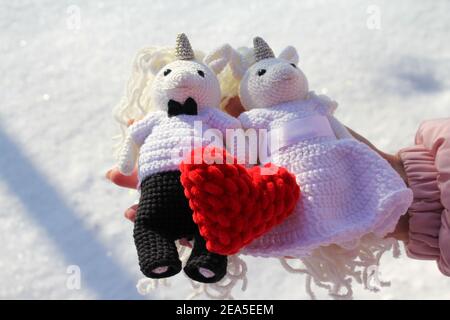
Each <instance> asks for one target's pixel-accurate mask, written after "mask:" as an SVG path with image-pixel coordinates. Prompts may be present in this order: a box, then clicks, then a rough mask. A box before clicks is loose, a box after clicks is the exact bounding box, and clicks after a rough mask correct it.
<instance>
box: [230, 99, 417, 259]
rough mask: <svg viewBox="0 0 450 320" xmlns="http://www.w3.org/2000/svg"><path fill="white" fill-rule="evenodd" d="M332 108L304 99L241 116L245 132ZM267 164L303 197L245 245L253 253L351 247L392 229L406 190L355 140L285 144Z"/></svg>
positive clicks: (280, 253) (405, 202)
mask: <svg viewBox="0 0 450 320" xmlns="http://www.w3.org/2000/svg"><path fill="white" fill-rule="evenodd" d="M334 109H335V104H333V103H331V101H330V100H327V99H324V98H321V97H318V96H316V95H314V94H310V97H309V98H308V99H307V100H304V101H291V102H286V103H281V104H279V105H276V106H273V107H271V108H267V109H266V108H264V109H253V110H251V111H248V112H244V113H243V114H242V115H241V116H240V117H239V119H240V120H241V123H242V125H243V127H245V128H255V127H258V128H269V129H275V128H279V127H282V126H284V125H286V124H287V123H289V122H290V121H293V120H295V119H299V118H305V117H309V116H313V115H322V116H327V117H332V113H333V111H334ZM271 160H272V162H273V163H274V164H276V165H279V166H282V167H284V168H286V169H287V170H289V171H290V172H292V173H293V174H294V175H295V176H296V179H297V183H298V184H299V185H300V186H301V191H302V195H303V196H302V198H301V201H300V202H299V203H298V205H297V207H296V208H295V210H294V214H292V215H291V216H289V217H288V218H286V220H285V221H284V222H283V223H282V224H280V225H279V226H276V227H275V228H274V229H272V230H271V231H269V232H268V233H267V234H264V235H263V236H261V237H260V238H258V239H256V240H255V241H253V242H252V243H250V244H249V245H248V246H247V247H245V248H244V250H243V252H244V253H246V254H251V255H256V256H284V255H289V256H296V257H303V256H307V255H308V254H309V253H310V252H311V251H312V250H314V249H315V248H317V247H319V246H325V245H328V244H339V245H341V246H343V247H346V248H351V247H352V246H354V245H356V244H357V241H358V239H359V238H360V237H362V236H363V235H365V234H368V233H374V234H375V235H377V236H380V237H383V236H384V235H385V234H386V233H388V232H391V231H393V229H394V228H395V225H396V223H397V221H398V219H399V217H400V216H401V215H402V214H404V213H405V212H406V211H407V209H408V206H409V205H410V203H411V200H412V195H411V191H410V190H409V189H407V188H406V186H405V184H404V182H403V181H402V180H401V178H400V177H399V176H398V175H397V174H396V172H395V171H393V169H392V168H391V167H390V165H389V164H388V163H387V162H386V161H385V160H384V159H383V158H381V157H380V156H379V155H377V154H376V153H375V152H373V151H372V150H371V149H369V147H367V146H366V145H364V144H363V143H360V142H358V141H356V140H355V139H350V138H347V139H341V140H338V139H336V138H333V137H311V138H307V139H305V140H301V141H298V142H297V143H294V144H291V145H289V146H285V147H283V148H282V149H280V150H279V152H277V153H275V154H274V155H273V156H272V159H271Z"/></svg>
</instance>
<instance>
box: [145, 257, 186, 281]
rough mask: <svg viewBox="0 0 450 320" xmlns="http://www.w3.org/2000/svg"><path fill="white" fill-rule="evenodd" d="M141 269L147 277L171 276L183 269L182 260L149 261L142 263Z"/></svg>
mask: <svg viewBox="0 0 450 320" xmlns="http://www.w3.org/2000/svg"><path fill="white" fill-rule="evenodd" d="M140 266H141V271H142V273H143V274H144V275H145V276H146V277H147V278H152V279H161V278H168V277H171V276H173V275H175V274H177V273H179V272H180V271H181V261H180V260H179V259H177V260H174V259H170V260H158V261H154V262H149V263H145V262H144V263H140Z"/></svg>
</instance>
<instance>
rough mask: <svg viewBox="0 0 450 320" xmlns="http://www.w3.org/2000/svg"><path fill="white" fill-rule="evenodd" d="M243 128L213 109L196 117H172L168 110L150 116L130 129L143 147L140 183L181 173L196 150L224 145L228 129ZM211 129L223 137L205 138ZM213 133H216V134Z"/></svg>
mask: <svg viewBox="0 0 450 320" xmlns="http://www.w3.org/2000/svg"><path fill="white" fill-rule="evenodd" d="M240 127H241V124H240V122H239V121H238V120H237V119H236V118H233V117H231V116H229V115H227V114H226V113H224V112H222V111H220V110H219V109H217V108H211V107H202V108H199V110H198V115H195V116H191V115H178V116H174V117H168V115H167V112H164V111H156V112H150V113H148V114H147V116H146V117H145V118H144V119H142V120H140V121H138V122H136V123H134V124H133V125H131V126H130V128H129V133H130V135H131V137H132V139H133V141H134V142H135V143H136V144H137V145H138V146H140V151H139V160H138V173H139V182H141V181H142V180H143V179H144V178H145V177H147V176H149V175H151V174H154V173H157V172H164V171H173V170H179V165H180V163H181V160H182V159H183V158H184V157H185V156H187V155H188V154H189V153H190V151H191V150H192V149H193V148H195V147H202V146H207V145H209V144H211V143H219V146H223V144H222V143H223V139H224V138H225V136H226V132H225V130H226V129H235V128H240ZM208 129H218V130H219V131H220V133H221V135H222V136H220V135H217V134H216V135H214V137H211V135H209V137H208V135H207V134H206V135H204V133H205V131H206V130H208ZM209 132H212V133H213V134H214V131H211V130H210V131H209ZM204 137H205V138H204ZM217 139H222V141H220V142H219V141H217Z"/></svg>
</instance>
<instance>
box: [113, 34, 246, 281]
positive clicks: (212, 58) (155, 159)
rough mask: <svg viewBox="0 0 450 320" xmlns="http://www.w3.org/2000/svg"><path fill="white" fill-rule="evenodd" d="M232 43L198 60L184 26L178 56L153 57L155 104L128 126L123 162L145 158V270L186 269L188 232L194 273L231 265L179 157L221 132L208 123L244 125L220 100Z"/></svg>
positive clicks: (140, 214) (141, 170) (214, 272)
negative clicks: (196, 216) (196, 207)
mask: <svg viewBox="0 0 450 320" xmlns="http://www.w3.org/2000/svg"><path fill="white" fill-rule="evenodd" d="M230 50H231V47H229V46H228V45H225V46H223V47H221V48H219V49H218V50H217V51H215V52H213V53H212V54H210V55H209V56H207V57H205V59H204V62H200V61H196V60H195V56H194V52H193V50H192V48H191V46H190V43H189V40H188V38H187V37H186V36H185V35H184V34H180V35H178V37H177V44H176V57H177V59H178V60H176V61H174V62H171V63H169V64H166V65H161V63H159V62H158V61H159V60H157V59H155V60H154V61H152V60H151V59H150V61H148V63H149V65H150V70H151V72H152V73H154V74H155V78H154V81H153V83H152V88H151V99H152V104H153V106H154V107H155V108H156V110H155V111H152V112H149V113H148V114H147V115H146V116H145V117H144V118H143V119H142V120H140V121H138V122H135V123H134V124H132V125H131V126H130V127H129V129H128V132H127V136H126V139H125V143H124V145H123V148H122V149H121V151H120V153H119V165H118V167H119V170H120V171H121V172H122V173H124V174H127V175H129V174H131V172H132V171H133V169H134V167H135V164H136V161H137V160H138V177H139V186H140V192H141V195H140V200H139V207H138V211H137V217H136V221H135V226H134V240H135V244H136V248H137V253H138V258H139V265H140V268H141V271H142V273H143V274H144V275H145V276H147V277H149V278H165V277H170V276H172V275H175V274H176V273H178V272H180V271H181V268H182V266H181V261H180V259H179V257H178V252H177V248H176V245H175V240H177V239H181V238H193V239H194V245H193V249H192V253H191V255H190V257H189V259H188V261H187V263H186V266H185V267H184V271H185V273H186V274H187V275H188V276H189V277H190V278H191V279H193V280H196V281H199V282H203V283H213V282H217V281H219V280H220V279H221V278H222V277H223V276H224V275H225V273H226V267H227V257H226V256H223V255H219V254H215V253H212V252H209V251H208V250H207V249H206V246H205V241H204V239H203V238H202V237H201V236H200V234H199V230H198V227H197V226H196V224H195V223H194V222H193V219H192V210H191V209H190V207H189V203H188V200H187V199H186V197H185V195H184V192H183V188H182V186H181V184H180V171H179V165H180V162H181V160H182V159H183V156H184V155H185V154H186V153H187V152H189V151H190V150H191V149H192V148H193V146H200V147H201V146H208V145H210V144H211V143H212V141H211V139H212V140H214V138H213V137H211V138H210V139H207V138H204V137H203V135H202V132H201V131H202V130H207V129H209V128H214V129H218V130H220V131H221V133H222V134H223V136H225V130H226V129H227V128H240V123H239V121H238V120H237V119H236V118H233V117H231V116H228V115H227V114H225V113H223V112H222V111H220V110H219V108H218V107H219V104H220V97H221V93H220V86H219V82H218V80H217V77H216V74H217V73H219V72H220V71H221V70H222V69H223V68H224V67H225V66H226V65H227V63H228V61H227V58H226V57H227V56H228V55H229V53H230ZM197 121H198V122H197ZM200 123H201V126H202V128H201V129H200V130H198V127H197V124H200ZM138 150H139V152H138ZM137 158H138V159H137Z"/></svg>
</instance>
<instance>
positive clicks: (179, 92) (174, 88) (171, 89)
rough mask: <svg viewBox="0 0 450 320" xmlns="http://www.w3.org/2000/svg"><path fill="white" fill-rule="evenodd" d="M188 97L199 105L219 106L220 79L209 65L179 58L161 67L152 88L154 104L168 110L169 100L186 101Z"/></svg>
mask: <svg viewBox="0 0 450 320" xmlns="http://www.w3.org/2000/svg"><path fill="white" fill-rule="evenodd" d="M189 97H191V98H193V99H194V100H195V102H196V103H197V106H198V108H202V107H218V106H219V104H220V85H219V81H218V80H217V77H216V75H215V74H214V72H213V71H212V70H211V69H210V68H209V67H208V66H206V65H205V64H203V63H199V62H196V61H186V60H177V61H174V62H172V63H169V64H167V65H166V66H164V67H163V68H162V69H161V70H159V72H158V73H157V74H156V76H155V79H154V81H153V87H152V99H153V102H154V105H155V107H157V108H158V109H161V110H164V111H166V110H167V108H168V107H167V104H168V102H169V100H175V101H177V102H180V103H184V102H185V101H186V99H187V98H189Z"/></svg>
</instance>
